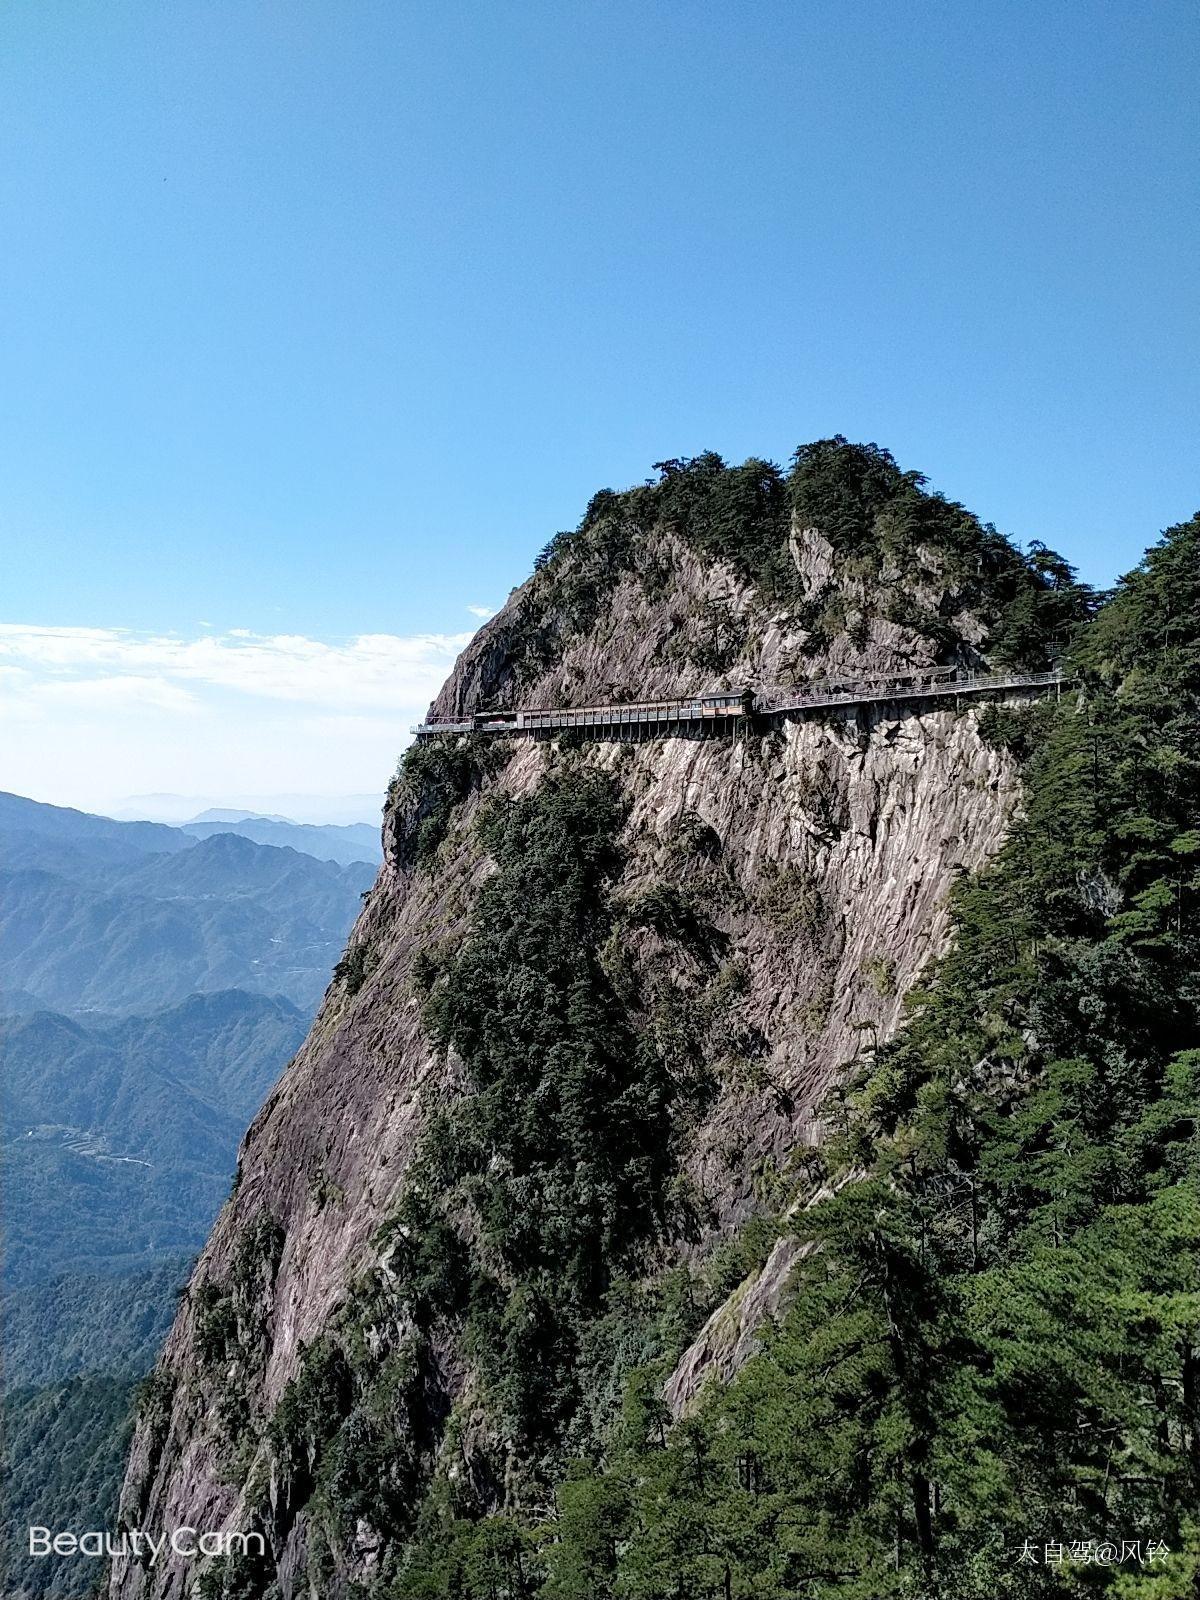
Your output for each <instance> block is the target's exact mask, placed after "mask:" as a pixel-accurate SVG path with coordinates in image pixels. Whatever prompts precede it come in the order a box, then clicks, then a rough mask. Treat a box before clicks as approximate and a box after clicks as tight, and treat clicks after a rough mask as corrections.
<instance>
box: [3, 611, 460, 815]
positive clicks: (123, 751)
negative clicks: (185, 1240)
mask: <svg viewBox="0 0 1200 1600" xmlns="http://www.w3.org/2000/svg"><path fill="white" fill-rule="evenodd" d="M479 609H480V610H482V609H483V608H482V607H481V608H479ZM470 638H471V633H470V632H463V633H454V634H442V633H425V634H412V635H400V634H379V633H375V634H360V635H357V636H356V637H353V638H349V639H342V640H324V639H313V638H309V637H307V636H305V635H303V634H289V633H279V634H260V633H254V632H252V631H250V630H248V629H243V628H234V629H229V630H227V631H226V632H224V633H214V632H211V631H206V632H204V633H203V634H200V635H198V636H197V637H195V638H187V637H183V636H181V635H178V634H173V633H172V634H153V633H139V632H136V631H133V630H130V629H124V628H79V627H56V626H47V625H42V624H32V623H30V624H25V623H0V741H2V744H0V788H4V789H10V790H15V791H16V792H18V793H23V794H31V795H33V797H34V798H36V799H47V800H53V801H55V802H56V803H58V804H73V805H84V806H89V805H90V806H99V807H103V806H104V805H110V804H112V803H114V802H116V801H118V800H120V798H121V797H122V796H125V795H129V794H132V793H144V792H148V791H153V792H159V791H175V792H183V793H188V794H193V793H203V794H205V795H230V796H234V795H236V794H240V793H245V792H248V791H251V790H254V791H258V792H267V791H278V790H294V791H297V792H305V793H330V794H332V793H335V792H337V793H344V792H358V791H360V790H361V791H369V792H375V791H378V792H382V789H383V787H384V786H385V785H386V782H387V778H388V776H389V775H390V773H391V770H392V769H393V767H394V765H395V762H396V758H397V756H398V754H399V752H400V750H401V749H402V748H403V746H404V745H405V744H407V742H408V737H409V734H408V726H409V723H410V722H412V721H413V720H414V719H415V718H416V717H417V716H418V715H419V714H420V713H421V712H422V711H423V710H424V708H425V707H426V705H427V704H428V702H429V701H430V700H431V699H432V698H433V696H434V695H435V694H436V693H437V691H438V689H439V688H440V687H441V685H442V683H443V681H444V680H445V678H446V675H447V673H448V672H449V670H450V668H451V666H452V665H453V663H454V659H455V657H456V656H457V655H458V653H459V651H460V650H461V649H462V648H463V646H464V645H465V644H466V643H467V642H468V640H469V639H470Z"/></svg>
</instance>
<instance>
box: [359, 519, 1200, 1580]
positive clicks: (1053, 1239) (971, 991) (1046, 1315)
mask: <svg viewBox="0 0 1200 1600" xmlns="http://www.w3.org/2000/svg"><path fill="white" fill-rule="evenodd" d="M1074 664H1075V666H1076V668H1077V670H1078V671H1079V673H1080V677H1081V694H1080V696H1079V699H1078V701H1076V699H1075V698H1074V697H1072V698H1069V699H1064V700H1063V701H1062V703H1061V704H1060V705H1059V706H1058V707H1057V708H1056V709H1055V710H1054V711H1048V712H1046V713H1044V714H1042V715H1041V716H1040V717H1039V718H1038V720H1037V727H1036V729H1035V730H1034V735H1033V737H1034V743H1035V748H1034V749H1033V751H1032V754H1031V755H1030V757H1029V762H1028V767H1027V794H1028V804H1027V810H1026V814H1025V816H1024V817H1023V818H1022V819H1021V821H1020V822H1019V823H1018V825H1017V826H1016V827H1015V829H1014V831H1013V834H1012V837H1011V838H1010V840H1009V842H1008V844H1007V845H1006V847H1005V848H1004V850H1003V852H1002V854H1001V855H1000V857H999V858H998V859H997V861H996V862H995V863H994V865H993V866H992V867H991V868H990V869H988V870H987V871H986V872H985V873H983V874H982V875H980V876H979V877H978V878H976V879H975V880H973V881H971V882H969V883H967V884H966V885H964V886H963V887H962V889H961V891H960V893H959V895H958V898H957V904H956V924H957V937H956V942H955V945H954V948H953V950H952V952H951V953H950V954H949V955H948V956H947V957H946V958H945V960H943V961H942V962H941V963H940V965H939V966H938V968H937V969H936V971H935V972H934V973H933V974H932V975H931V977H930V979H929V981H928V983H927V984H926V985H925V986H924V987H923V989H922V990H921V991H920V993H919V994H917V995H916V996H914V997H913V1000H912V1011H911V1017H910V1020H909V1022H908V1025H907V1026H906V1028H905V1029H904V1030H903V1032H902V1033H901V1035H900V1037H899V1038H898V1039H897V1040H896V1042H895V1043H894V1044H892V1045H891V1046H889V1047H886V1048H885V1049H883V1050H882V1051H880V1052H879V1055H878V1057H877V1058H876V1059H874V1060H870V1061H869V1062H868V1063H867V1064H866V1066H865V1068H864V1072H863V1074H862V1078H861V1081H860V1082H859V1083H858V1084H857V1085H855V1086H854V1088H853V1091H852V1093H850V1094H849V1095H848V1096H847V1095H844V1094H843V1095H841V1096H839V1097H838V1100H837V1102H836V1104H835V1106H834V1107H833V1108H831V1120H832V1121H833V1122H834V1124H835V1128H836V1134H835V1137H834V1139H833V1140H832V1141H831V1143H830V1144H829V1145H828V1146H827V1147H826V1149H825V1151H824V1153H823V1158H822V1159H823V1171H822V1172H821V1174H820V1176H823V1177H824V1179H825V1180H826V1182H827V1183H828V1184H829V1185H830V1186H831V1188H832V1189H833V1190H834V1191H835V1192H834V1193H833V1195H832V1197H831V1198H829V1199H827V1200H825V1201H823V1202H822V1203H820V1204H818V1205H817V1206H815V1207H814V1208H812V1209H811V1210H809V1211H807V1212H805V1213H803V1222H802V1224H798V1225H797V1229H796V1231H797V1233H798V1236H799V1238H800V1240H801V1241H803V1242H804V1243H805V1244H807V1245H808V1246H809V1247H810V1248H809V1250H808V1252H807V1253H806V1254H805V1255H804V1256H803V1257H802V1259H801V1261H800V1263H799V1265H798V1267H797V1269H796V1274H795V1280H794V1283H793V1286H792V1296H791V1300H790V1307H789V1309H788V1310H787V1311H786V1312H785V1313H784V1314H783V1315H782V1316H781V1317H780V1318H779V1320H778V1323H777V1325H776V1326H775V1327H774V1329H773V1330H772V1331H771V1332H770V1333H769V1335H768V1337H767V1339H766V1342H765V1347H764V1349H763V1350H762V1352H761V1353H760V1354H759V1355H758V1356H756V1357H755V1358H754V1359H752V1360H751V1361H750V1362H749V1363H748V1365H747V1366H746V1367H745V1368H744V1369H743V1371H742V1373H741V1374H740V1375H739V1376H738V1378H737V1379H736V1380H735V1381H734V1382H733V1383H732V1384H730V1385H729V1386H728V1387H727V1388H725V1389H719V1388H718V1389H715V1390H713V1391H712V1392H708V1393H706V1394H705V1395H703V1396H702V1399H701V1404H700V1406H699V1408H698V1409H697V1410H696V1411H695V1412H694V1413H692V1414H691V1415H690V1416H688V1417H687V1418H686V1419H685V1420H684V1421H682V1422H681V1423H679V1424H677V1425H676V1426H675V1427H673V1428H668V1427H666V1426H665V1425H664V1416H663V1413H662V1409H661V1406H660V1404H659V1403H657V1402H656V1401H655V1399H654V1394H655V1389H654V1386H653V1385H650V1386H649V1387H648V1388H647V1387H646V1386H645V1385H644V1384H639V1383H637V1382H636V1381H631V1386H630V1388H629V1390H628V1393H627V1397H626V1403H625V1408H624V1412H623V1415H622V1418H621V1420H620V1422H619V1423H617V1424H616V1425H613V1426H610V1429H609V1432H608V1434H607V1437H606V1440H605V1447H604V1450H603V1453H602V1459H601V1460H600V1461H597V1459H596V1457H595V1455H594V1454H590V1455H589V1454H588V1453H581V1455H580V1457H579V1460H578V1462H577V1464H576V1466H575V1467H574V1468H572V1469H570V1470H568V1471H567V1472H566V1473H565V1474H564V1475H563V1477H562V1479H561V1481H560V1482H559V1485H558V1488H557V1490H556V1494H555V1505H554V1510H553V1512H552V1513H551V1514H550V1515H546V1514H545V1513H544V1512H537V1511H533V1510H532V1508H530V1507H529V1506H528V1505H526V1506H524V1507H523V1506H522V1505H521V1503H520V1502H519V1501H518V1502H516V1503H513V1504H511V1505H510V1507H509V1508H508V1509H507V1510H506V1511H505V1512H504V1513H503V1514H501V1515H491V1516H484V1517H482V1518H481V1519H480V1520H479V1521H478V1522H477V1523H475V1524H474V1525H473V1526H472V1525H471V1523H470V1520H469V1518H468V1519H466V1520H464V1518H463V1516H462V1514H461V1511H462V1507H461V1505H460V1507H459V1515H458V1517H457V1518H455V1519H454V1520H452V1521H450V1522H446V1521H443V1522H442V1523H441V1524H440V1537H439V1539H435V1541H434V1544H433V1546H432V1548H431V1547H430V1545H429V1544H428V1541H427V1543H426V1545H425V1547H424V1548H423V1549H422V1550H421V1552H420V1554H419V1557H418V1560H417V1562H416V1565H415V1566H414V1567H413V1568H412V1569H411V1570H410V1571H409V1572H407V1573H406V1574H403V1575H401V1576H399V1577H398V1578H397V1579H396V1580H395V1581H394V1584H393V1586H392V1587H391V1588H390V1589H389V1591H388V1592H389V1594H391V1595H394V1596H396V1597H401V1596H403V1597H406V1600H407V1597H410V1596H416V1595H420V1596H428V1597H433V1596H438V1597H444V1600H484V1597H488V1600H490V1597H493V1596H500V1595H503V1596H534V1595H538V1596H542V1597H543V1600H551V1597H553V1600H604V1597H609V1600H672V1597H683V1596H687V1597H688V1600H693V1597H696V1600H698V1597H702V1596H712V1597H713V1600H717V1597H723V1596H731V1597H733V1596H736V1597H744V1600H749V1597H752V1596H753V1597H755V1600H785V1597H792V1596H797V1595H801V1596H805V1597H811V1600H833V1597H835V1596H836V1597H838V1600H878V1597H882V1596H886V1595H897V1596H912V1597H926V1596H929V1597H932V1596H940V1597H945V1600H968V1597H983V1596H1004V1597H1007V1596H1011V1597H1013V1600H1018V1597H1025V1596H1037V1595H1042V1594H1045V1595H1070V1594H1079V1595H1085V1594H1089V1593H1096V1592H1100V1591H1104V1592H1108V1593H1112V1594H1114V1595H1122V1596H1129V1597H1133V1596H1143V1595H1144V1596H1146V1597H1147V1600H1149V1597H1151V1596H1153V1597H1154V1600H1166V1597H1170V1596H1174V1597H1180V1600H1182V1597H1183V1596H1186V1595H1188V1594H1191V1593H1192V1592H1193V1590H1194V1585H1195V1583H1196V1581H1197V1575H1198V1573H1200V1532H1198V1529H1197V1525H1196V1519H1195V1515H1194V1512H1195V1507H1196V1505H1197V1504H1200V1265H1198V1263H1200V1187H1198V1185H1200V1137H1198V1132H1197V1110H1198V1105H1200V1049H1198V1048H1197V1046H1198V1045H1200V1032H1198V1029H1197V1021H1198V1018H1197V1007H1198V1004H1200V930H1198V928H1197V909H1198V891H1200V880H1198V874H1197V865H1198V863H1200V721H1198V701H1200V522H1198V521H1193V522H1191V523H1189V524H1186V525H1184V526H1183V527H1180V528H1176V529H1173V530H1172V531H1171V533H1170V534H1169V535H1168V536H1167V538H1166V539H1165V541H1164V542H1163V543H1162V544H1161V545H1160V546H1158V547H1156V548H1155V549H1154V550H1153V551H1151V553H1150V554H1149V556H1148V557H1147V560H1146V562H1145V563H1144V565H1143V567H1142V568H1141V569H1140V570H1139V571H1138V572H1136V573H1135V574H1133V575H1132V576H1131V577H1130V578H1129V579H1127V580H1126V581H1125V582H1124V583H1123V584H1122V585H1121V587H1120V589H1119V590H1118V592H1117V594H1116V595H1115V597H1114V598H1113V599H1112V600H1111V601H1110V603H1109V604H1108V606H1107V607H1106V608H1105V609H1104V611H1103V612H1102V613H1101V614H1100V616H1099V618H1098V619H1097V620H1096V622H1095V623H1094V624H1093V625H1092V626H1091V627H1090V628H1089V629H1088V630H1087V632H1086V633H1085V634H1084V636H1083V637H1082V639H1081V640H1080V642H1079V643H1078V645H1077V647H1076V650H1075V656H1074ZM1028 731H1029V730H1028V729H1026V732H1027V733H1028ZM493 982H501V983H502V982H503V977H502V976H500V977H497V978H494V979H493ZM482 1026H485V1027H486V1019H484V1021H483V1023H482ZM1089 1541H1092V1542H1093V1544H1092V1548H1093V1549H1094V1550H1098V1549H1101V1548H1103V1547H1106V1546H1108V1545H1109V1544H1113V1545H1115V1548H1116V1551H1117V1558H1116V1559H1115V1561H1114V1564H1112V1565H1101V1564H1097V1563H1096V1562H1095V1561H1090V1562H1088V1561H1079V1562H1077V1563H1075V1564H1072V1563H1071V1562H1070V1559H1069V1557H1070V1552H1071V1549H1072V1547H1074V1548H1075V1549H1076V1551H1077V1552H1086V1550H1087V1548H1088V1542H1089ZM1123 1544H1124V1545H1128V1546H1129V1547H1130V1549H1131V1550H1132V1549H1133V1548H1137V1549H1140V1552H1141V1559H1140V1560H1137V1559H1135V1558H1134V1556H1133V1555H1132V1554H1130V1555H1129V1556H1127V1557H1126V1559H1125V1560H1124V1561H1122V1560H1121V1559H1120V1552H1121V1550H1122V1548H1123ZM1060 1547H1061V1550H1062V1552H1063V1553H1064V1554H1065V1555H1066V1557H1067V1559H1066V1560H1065V1561H1063V1562H1061V1563H1060V1562H1059V1561H1057V1560H1056V1559H1055V1558H1056V1555H1057V1554H1058V1552H1059V1549H1060ZM1152 1549H1153V1552H1154V1560H1153V1562H1151V1561H1150V1560H1149V1555H1150V1552H1151V1550H1152ZM1048 1551H1049V1559H1047V1552H1048ZM1168 1551H1169V1552H1170V1554H1169V1555H1166V1554H1165V1552H1168Z"/></svg>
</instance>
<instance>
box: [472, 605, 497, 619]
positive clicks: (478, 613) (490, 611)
mask: <svg viewBox="0 0 1200 1600" xmlns="http://www.w3.org/2000/svg"><path fill="white" fill-rule="evenodd" d="M467 610H468V611H469V612H470V613H471V615H472V616H473V617H482V618H483V620H484V621H485V622H486V621H487V619H488V617H494V616H495V615H496V608H495V607H494V606H468V607H467Z"/></svg>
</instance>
